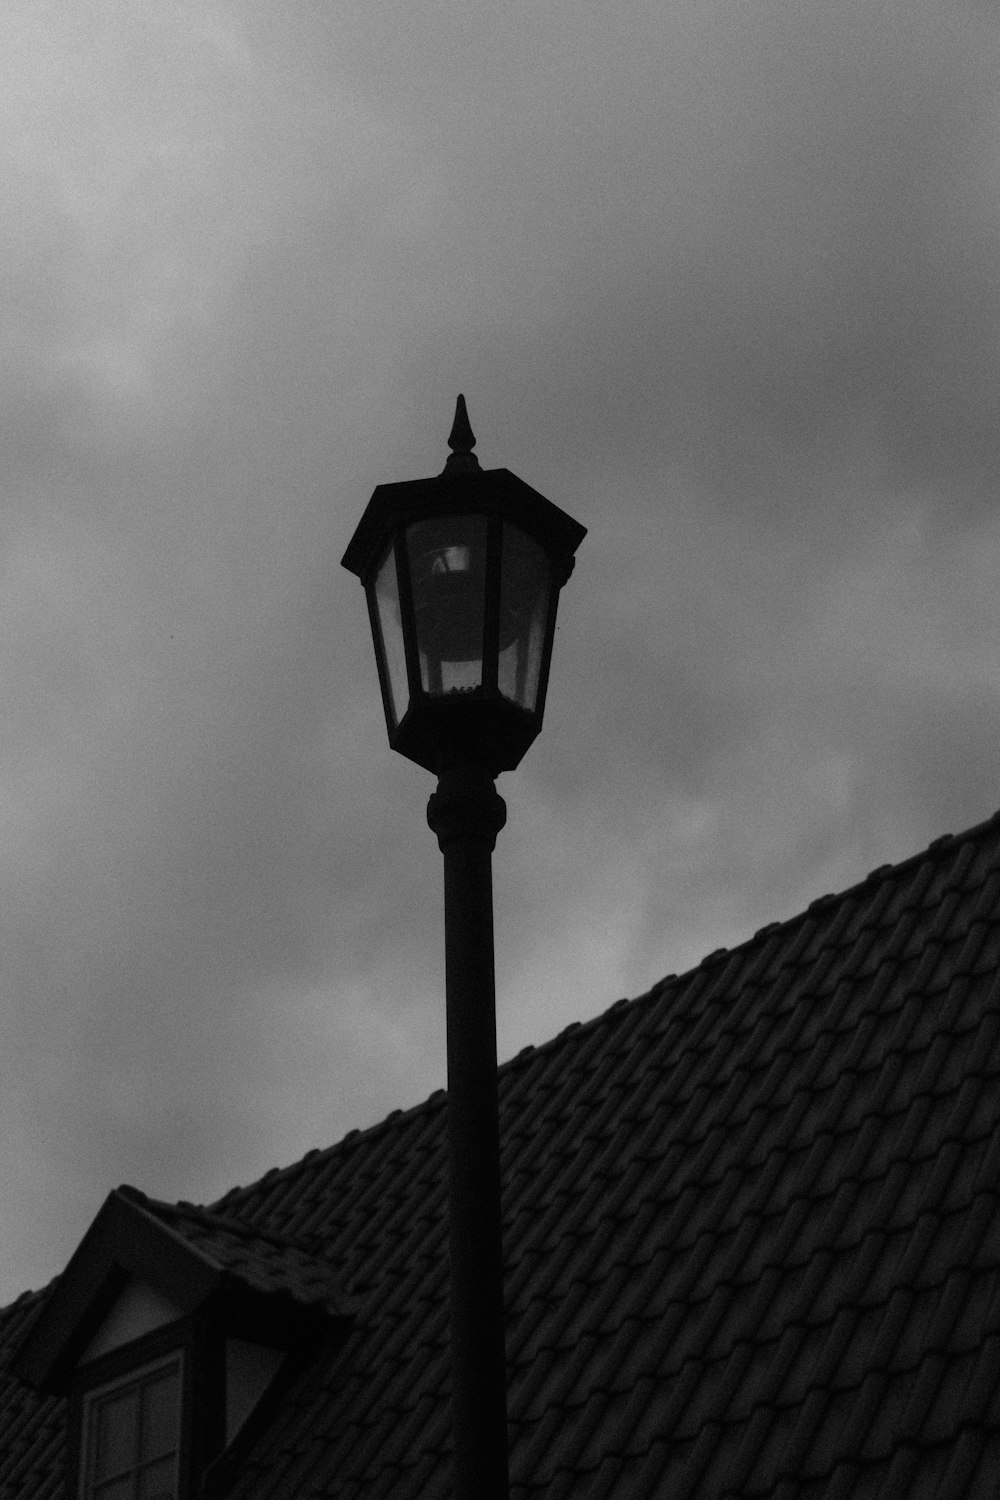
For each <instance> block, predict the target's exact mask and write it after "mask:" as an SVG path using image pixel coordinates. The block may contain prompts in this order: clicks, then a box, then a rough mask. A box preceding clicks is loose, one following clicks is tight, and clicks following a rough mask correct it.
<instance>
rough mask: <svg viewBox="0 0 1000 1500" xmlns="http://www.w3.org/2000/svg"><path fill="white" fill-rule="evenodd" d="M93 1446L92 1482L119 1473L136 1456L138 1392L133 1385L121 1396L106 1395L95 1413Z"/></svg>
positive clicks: (132, 1462)
mask: <svg viewBox="0 0 1000 1500" xmlns="http://www.w3.org/2000/svg"><path fill="white" fill-rule="evenodd" d="M96 1416H97V1431H96V1442H95V1445H94V1468H93V1477H94V1479H95V1480H100V1479H108V1478H110V1477H111V1475H112V1474H121V1473H122V1472H123V1470H125V1469H129V1468H131V1467H132V1465H133V1464H134V1463H135V1462H136V1459H137V1458H138V1455H139V1392H138V1389H137V1388H136V1387H135V1386H133V1387H132V1389H131V1390H129V1391H125V1392H124V1393H123V1394H121V1395H116V1396H108V1397H105V1399H104V1400H103V1401H102V1402H101V1404H100V1405H99V1406H98V1408H97V1411H96Z"/></svg>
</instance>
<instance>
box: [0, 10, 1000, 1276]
mask: <svg viewBox="0 0 1000 1500" xmlns="http://www.w3.org/2000/svg"><path fill="white" fill-rule="evenodd" d="M998 56H1000V19H998V13H997V10H996V8H995V6H993V5H992V4H987V3H985V0H984V3H981V4H978V5H977V4H971V3H970V4H964V3H961V0H899V3H877V0H868V3H858V0H837V3H836V4H830V3H829V0H817V3H812V0H787V3H770V0H755V3H754V4H752V5H746V4H739V3H735V0H731V3H724V4H723V3H713V0H690V3H677V0H616V3H615V4H614V5H609V4H607V3H606V0H504V3H503V4H496V3H492V4H486V3H485V0H407V3H405V4H402V3H400V0H364V3H354V0H352V3H345V0H295V3H293V4H288V3H283V4H278V3H274V0H246V3H237V0H233V3H229V4H222V3H213V0H197V3H191V4H184V3H171V0H166V3H165V0H155V3H153V0H49V3H45V0H12V3H9V4H7V5H6V6H4V9H3V15H2V17H0V126H2V139H3V142H4V145H3V150H2V154H0V195H2V209H0V408H2V424H0V464H2V468H0V473H2V486H3V488H2V493H3V511H2V545H0V566H2V570H3V576H2V590H0V653H2V678H0V680H2V692H3V708H2V715H0V722H2V724H3V756H2V761H0V775H2V782H0V815H2V841H0V879H2V895H3V902H2V920H3V928H2V938H0V986H2V990H0V1016H2V1025H3V1045H2V1048H0V1142H2V1158H0V1300H3V1301H6V1300H8V1299H9V1298H11V1297H13V1296H15V1295H16V1294H17V1293H18V1292H20V1291H21V1290H23V1289H24V1288H26V1287H29V1286H37V1285H40V1284H41V1283H43V1282H44V1281H45V1280H47V1279H48V1278H49V1277H50V1276H52V1275H53V1274H55V1273H56V1272H57V1271H58V1270H59V1269H60V1268H61V1267H62V1265H63V1264H64V1263H65V1260H66V1259H67V1257H68V1256H69V1254H70V1253H71V1251H72V1250H73V1248H74V1247H75V1245H76V1243H77V1242H78V1240H79V1238H80V1236H81V1235H82V1234H83V1232H84V1230H85V1229H86V1227H87V1225H88V1223H89V1222H90V1220H91V1218H92V1217H93V1215H94V1213H95V1212H96V1210H97V1208H98V1207H99V1205H100V1203H101V1201H102V1200H103V1198H104V1196H105V1195H106V1193H107V1192H108V1191H109V1190H110V1189H111V1188H112V1187H114V1186H115V1185H116V1184H118V1183H120V1182H123V1181H125V1182H131V1183H134V1184H136V1185H137V1186H139V1187H141V1188H143V1189H145V1190H146V1191H147V1192H150V1193H152V1194H154V1195H157V1196H163V1197H187V1198H192V1199H196V1200H202V1201H205V1200H208V1199H210V1198H212V1197H214V1196H216V1195H218V1194H220V1193H222V1192H223V1191H224V1190H225V1189H226V1188H228V1187H230V1186H232V1185H233V1184H234V1183H237V1182H247V1181H250V1180H252V1179H253V1178H255V1177H257V1176H258V1175H260V1174H261V1173H263V1172H264V1171H265V1170H266V1169H267V1168H268V1167H270V1166H273V1165H277V1164H284V1163H286V1162H289V1161H292V1160H294V1159H296V1158H297V1157H299V1156H301V1155H302V1154H303V1153H304V1152H305V1151H306V1150H308V1149H309V1148H310V1147H313V1146H324V1145H328V1144H329V1143H331V1142H332V1141H334V1140H336V1139H338V1138H339V1137H340V1136H341V1135H343V1134H344V1133H345V1132H346V1131H347V1130H349V1129H350V1128H352V1127H354V1126H366V1125H369V1124H372V1123H373V1122H375V1121H376V1120H378V1119H379V1118H381V1117H382V1116H383V1115H385V1114H386V1113H387V1112H388V1111H389V1110H390V1109H393V1108H395V1107H398V1106H407V1105H410V1104H413V1103H415V1102H417V1101H418V1100H420V1099H421V1098H423V1097H424V1096H425V1095H426V1094H427V1093H429V1092H430V1091H431V1090H433V1089H435V1088H438V1087H440V1086H442V1085H443V1083H444V1009H443V955H442V942H443V939H442V908H441V870H440V854H439V852H438V849H437V845H436V842H435V840H434V838H433V836H432V835H431V833H430V831H429V830H428V828H427V827H426V824H425V821H424V816H425V806H426V800H427V796H428V794H429V793H430V792H431V790H432V789H433V781H432V778H430V777H429V776H428V775H427V774H426V773H424V772H423V771H421V770H419V769H418V768H417V767H416V766H413V765H411V764H410V763H409V762H407V761H404V760H403V759H401V758H400V757H399V756H396V755H394V754H392V752H390V750H389V749H388V746H387V743H386V740H385V729H384V722H383V720H382V711H381V706H380V702H379V697H378V690H377V686H376V681H375V673H374V665H373V660H372V654H371V646H370V641H369V636H368V625H367V618H366V611H365V608H364V598H363V594H362V591H361V589H360V587H359V585H358V583H357V581H356V580H355V579H354V578H352V577H351V576H350V575H349V574H347V573H346V572H344V571H343V570H342V569H341V567H340V557H341V555H342V553H343V550H344V547H345V545H346V543H347V541H348V539H349V537H350V535H351V533H352V531H353V529H354V526H355V524H356V521H357V519H358V517H359V516H360V514H361V511H362V510H363V508H364V506H365V504H366V502H367V500H368V497H369V495H370V493H371V491H372V489H373V488H374V486H375V485H376V484H378V483H381V482H383V481H392V480H398V479H410V478H419V477H422V476H424V475H428V474H434V473H436V472H438V471H439V470H440V469H441V467H442V466H443V463H444V460H445V458H446V456H447V447H446V438H447V434H448V430H449V427H450V425H451V419H452V414H453V410H454V401H455V396H456V394H457V393H458V392H459V391H464V392H465V394H466V397H467V400H468V404H469V412H470V416H471V419H472V425H473V427H474V429H475V431H476V434H477V437H478V441H479V445H478V453H479V456H480V459H481V462H482V463H483V464H484V465H485V466H488V467H498V466H506V467H508V468H510V469H513V470H514V471H515V472H516V473H518V474H519V475H520V476H521V477H522V478H523V479H525V480H527V481H528V482H529V483H530V484H532V485H533V486H534V487H535V488H537V489H539V490H541V491H542V492H543V493H544V494H546V495H548V496H549V497H550V498H551V499H552V500H553V501H555V502H556V503H557V504H558V505H560V506H562V507H563V508H564V509H566V510H568V511H569V512H570V513H571V514H572V515H574V516H576V517H578V518H579V519H580V520H581V521H582V522H583V523H584V524H585V525H586V526H587V527H588V528H589V535H588V537H587V539H586V541H585V542H584V544H583V546H582V548H581V550H580V553H579V557H578V563H577V568H576V572H575V574H574V576H573V578H572V580H571V582H570V584H569V585H568V587H567V588H566V590H565V592H564V593H563V596H562V607H561V614H560V630H559V633H558V635H557V639H556V652H555V658H554V662H553V671H552V680H551V686H550V692H549V704H548V713H547V719H546V727H545V732H544V734H543V736H542V738H541V739H540V740H539V741H538V742H537V743H536V744H535V746H534V747H533V748H532V749H531V751H530V752H529V754H528V756H527V758H526V760H525V761H524V763H523V765H522V766H521V768H520V769H519V770H518V771H517V772H515V773H513V774H511V775H509V776H505V777H504V778H502V780H501V783H500V790H501V791H502V792H503V794H504V796H505V797H506V799H507V803H508V809H509V818H508V826H507V829H506V830H505V832H504V833H503V834H502V835H501V837H500V842H499V845H498V850H497V856H496V860H495V882H496V906H497V970H498V1010H499V1016H498V1028H499V1044H500V1052H501V1056H510V1055H511V1054H512V1053H513V1052H515V1051H516V1050H518V1049H519V1048H520V1047H522V1046H524V1045H526V1044H527V1043H531V1042H542V1041H545V1040H546V1039H547V1038H548V1037H550V1036H552V1035H553V1034H554V1033H556V1032H557V1031H558V1030H560V1029H561V1028H562V1027H563V1026H565V1025H567V1024H568V1023H569V1022H570V1021H573V1020H577V1019H584V1018H586V1017H589V1016H593V1015H596V1014H597V1013H599V1012H600V1011H602V1010H604V1009H605V1008H606V1007H607V1006H609V1005H610V1004H611V1003H613V1001H615V1000H616V999H617V998H619V997H620V996H622V995H635V994H638V993H641V992H642V991H643V990H645V989H647V988H649V986H650V985H652V984H653V983H655V981H656V980H657V979H659V978H661V977H662V976H663V975H664V974H665V973H668V972H671V971H679V970H683V969H685V968H687V967H689V966H691V965H692V964H694V963H696V962H697V961H698V960H699V958H701V957H702V956H703V955H704V954H705V953H706V952H708V951H710V950H711V949H713V948H716V947H719V946H723V945H729V944H732V943H734V942H738V941H740V940H742V939H743V938H745V937H747V936H749V935H750V934H751V933H752V932H753V931H754V930H755V929H756V928H757V927H759V926H761V925H762V924H764V923H766V922H768V921H771V920H775V919H780V918H783V917H787V916H790V915H792V914H793V913H794V912H795V911H797V910H798V909H800V908H801V907H802V906H803V905H804V904H805V903H807V902H808V901H810V900H811V899H813V898H814V897H815V896H817V895H820V894H821V893H823V892H825V891H829V890H837V889H839V888H842V887H844V886H845V885H847V884H849V883H851V882H853V881H855V880H857V879H859V878H861V877H862V876H864V875H865V874H866V873H867V871H868V870H869V869H871V868H872V867H873V866H876V865H879V864H882V863H885V862H887V861H893V860H896V859H899V858H902V857H904V856H905V855H907V854H910V853H912V852H914V851H916V850H917V849H919V848H920V847H921V846H922V845H924V844H926V843H927V842H929V840H930V839H932V838H934V837H935V836H937V835H938V834H941V833H944V832H948V831H957V830H959V829H961V828H962V827H964V826H967V825H969V824H972V823H974V822H977V821H979V820H980V819H982V818H985V817H987V816H989V815H990V814H991V813H992V812H993V811H994V810H995V809H996V808H997V807H998V806H1000V732H998V731H1000V724H998V702H1000V700H998V688H1000V669H998V662H1000V587H998V584H1000V512H998V499H1000V444H998V418H1000V378H998V370H1000V365H998V350H1000V289H998V265H1000V254H998V252H1000V243H998V230H1000V103H998V99H1000V95H998V80H1000V74H998Z"/></svg>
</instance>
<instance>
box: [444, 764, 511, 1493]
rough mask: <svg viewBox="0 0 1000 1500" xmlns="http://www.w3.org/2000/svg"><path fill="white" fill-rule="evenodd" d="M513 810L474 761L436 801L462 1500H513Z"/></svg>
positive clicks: (456, 772)
mask: <svg viewBox="0 0 1000 1500" xmlns="http://www.w3.org/2000/svg"><path fill="white" fill-rule="evenodd" d="M506 818H507V809H506V807H505V805H504V801H503V798H502V797H500V796H498V794H497V792H496V789H495V787H494V784H493V778H492V776H490V774H489V773H488V772H487V771H484V770H482V769H480V768H477V767H474V766H459V767H455V768H454V769H452V770H448V771H445V772H444V773H443V774H442V776H441V778H440V780H439V782H438V788H437V791H436V792H434V794H433V795H432V796H431V799H430V801H429V802H428V804H427V821H428V823H429V824H430V826H431V828H432V829H433V830H434V832H435V834H436V835H437V840H438V843H439V845H440V847H441V852H442V854H443V855H444V927H445V989H446V1006H447V1030H448V1165H449V1245H450V1252H451V1349H452V1393H453V1394H452V1399H453V1404H454V1431H455V1460H454V1461H455V1495H456V1500H507V1382H506V1368H505V1352H504V1308H503V1239H502V1219H501V1206H500V1135H499V1128H498V1116H497V1047H496V990H495V983H494V973H493V875H492V868H491V856H492V853H493V848H494V845H495V844H496V837H497V834H498V833H499V832H500V829H501V828H502V827H503V826H504V823H505V821H506Z"/></svg>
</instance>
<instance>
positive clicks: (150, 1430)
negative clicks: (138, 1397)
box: [139, 1370, 180, 1458]
mask: <svg viewBox="0 0 1000 1500" xmlns="http://www.w3.org/2000/svg"><path fill="white" fill-rule="evenodd" d="M179 1398H180V1375H179V1372H178V1371H177V1370H167V1371H166V1372H165V1373H164V1374H163V1375H161V1376H159V1377H158V1378H157V1379H155V1380H152V1381H150V1383H149V1384H148V1385H145V1386H144V1387H143V1391H142V1430H141V1437H140V1445H139V1457H140V1458H159V1457H160V1455H161V1454H163V1453H173V1452H174V1450H175V1449H176V1447H177V1418H178V1407H179V1404H180V1400H179Z"/></svg>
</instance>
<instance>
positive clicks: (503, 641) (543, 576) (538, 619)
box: [497, 521, 550, 712]
mask: <svg viewBox="0 0 1000 1500" xmlns="http://www.w3.org/2000/svg"><path fill="white" fill-rule="evenodd" d="M549 576H550V575H549V564H548V559H547V558H546V556H545V552H544V551H543V549H542V548H541V547H540V546H539V544H538V542H536V541H535V540H534V539H533V538H532V537H530V536H526V535H525V533H524V532H523V531H521V530H520V529H519V528H518V527H517V526H511V525H510V524H509V522H506V521H505V522H504V528H503V557H502V561H501V570H500V660H499V664H498V668H497V686H498V687H499V689H500V691H501V693H502V694H503V696H504V697H505V698H509V699H510V700H511V702H512V703H517V704H520V706H521V707H522V708H526V709H528V710H530V711H532V712H533V711H534V709H535V707H536V700H537V697H538V683H539V679H540V676H541V670H542V649H543V647H544V645H545V622H546V618H547V616H548V609H549V587H550V583H549Z"/></svg>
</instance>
